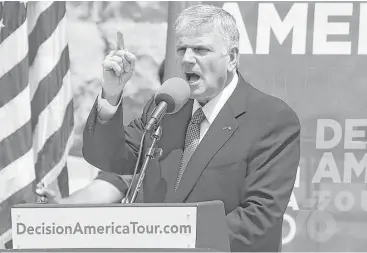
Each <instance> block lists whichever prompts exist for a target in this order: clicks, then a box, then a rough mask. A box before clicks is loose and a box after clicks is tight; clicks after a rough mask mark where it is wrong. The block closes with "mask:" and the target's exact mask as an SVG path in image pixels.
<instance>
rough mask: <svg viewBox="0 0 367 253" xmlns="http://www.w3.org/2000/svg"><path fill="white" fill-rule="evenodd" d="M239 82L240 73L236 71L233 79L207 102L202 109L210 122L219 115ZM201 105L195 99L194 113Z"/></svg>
mask: <svg viewBox="0 0 367 253" xmlns="http://www.w3.org/2000/svg"><path fill="white" fill-rule="evenodd" d="M237 83H238V75H237V72H234V75H233V78H232V81H231V82H230V83H229V84H228V85H227V86H226V87H225V88H224V89H223V90H222V91H221V92H220V93H219V94H218V95H217V96H215V97H214V98H212V99H211V100H210V101H209V102H208V103H206V104H205V105H204V106H203V107H202V109H203V112H204V114H205V117H206V120H208V122H209V123H210V124H212V123H213V121H214V119H215V118H216V117H217V115H218V113H219V112H220V110H221V109H222V107H223V105H224V104H225V103H226V102H227V100H228V99H229V97H230V96H231V95H232V93H233V91H234V90H235V88H236V86H237ZM200 107H201V105H200V104H199V102H198V101H197V100H196V99H195V100H194V104H193V107H192V114H194V113H195V112H196V110H197V109H199V108H200Z"/></svg>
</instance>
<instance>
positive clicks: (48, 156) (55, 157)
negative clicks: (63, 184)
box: [35, 100, 74, 179]
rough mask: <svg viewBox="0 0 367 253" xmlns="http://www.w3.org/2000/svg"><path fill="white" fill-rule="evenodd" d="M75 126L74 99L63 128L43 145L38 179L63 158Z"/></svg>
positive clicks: (67, 111) (39, 157)
mask: <svg viewBox="0 0 367 253" xmlns="http://www.w3.org/2000/svg"><path fill="white" fill-rule="evenodd" d="M73 127H74V111H73V101H72V100H71V101H70V102H69V104H68V106H67V109H66V112H65V117H64V120H63V124H62V126H61V128H60V129H59V130H58V131H57V132H55V133H54V134H53V135H52V136H51V137H50V138H49V139H48V140H47V141H46V143H45V145H43V148H42V150H41V151H40V152H39V153H38V159H37V162H36V166H35V167H36V170H37V179H42V178H43V177H44V176H45V175H47V173H48V172H50V171H51V170H52V168H53V167H54V166H55V165H56V164H57V163H58V162H60V160H61V159H62V157H63V155H64V153H65V148H66V147H67V142H68V140H69V136H70V135H71V133H72V131H73Z"/></svg>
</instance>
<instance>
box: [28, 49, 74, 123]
mask: <svg viewBox="0 0 367 253" xmlns="http://www.w3.org/2000/svg"><path fill="white" fill-rule="evenodd" d="M68 59H69V50H68V47H66V48H65V49H64V50H63V52H62V54H61V58H60V59H59V61H58V63H57V64H56V66H55V68H54V69H53V70H52V71H51V72H50V73H49V74H48V75H47V76H46V77H45V78H44V79H43V80H42V81H41V82H40V83H39V85H38V88H37V90H36V92H35V94H34V96H33V99H32V102H31V108H32V129H35V127H36V125H37V123H38V121H39V116H40V114H41V112H42V111H43V110H44V109H45V108H46V107H47V105H48V104H49V103H50V102H51V101H52V100H53V99H54V98H55V96H56V95H57V94H58V92H59V91H60V89H61V87H62V86H63V79H64V77H65V75H66V74H67V72H68V70H69V61H68ZM67 86H69V82H68V83H67Z"/></svg>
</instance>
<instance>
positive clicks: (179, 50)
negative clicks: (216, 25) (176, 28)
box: [177, 47, 210, 53]
mask: <svg viewBox="0 0 367 253" xmlns="http://www.w3.org/2000/svg"><path fill="white" fill-rule="evenodd" d="M192 50H193V51H194V52H198V53H206V52H209V51H210V50H209V49H207V48H204V47H196V48H192ZM185 51H186V48H178V49H177V52H178V53H184V52H185Z"/></svg>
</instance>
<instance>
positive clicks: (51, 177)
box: [40, 132, 74, 194]
mask: <svg viewBox="0 0 367 253" xmlns="http://www.w3.org/2000/svg"><path fill="white" fill-rule="evenodd" d="M73 139H74V137H73V134H72V132H71V133H70V135H69V138H68V140H67V141H66V145H65V150H64V151H60V152H59V153H58V154H60V156H61V159H60V160H59V162H58V163H57V164H56V165H55V166H54V167H53V168H52V169H51V170H50V171H48V172H47V171H46V173H45V174H46V175H44V176H43V178H42V182H44V183H45V185H46V186H47V185H50V184H52V183H53V182H55V181H56V180H59V182H60V183H61V182H62V179H60V173H61V172H62V170H63V169H64V168H65V166H66V164H67V158H68V151H69V150H70V148H71V146H72V145H73ZM58 154H56V155H58ZM57 157H58V156H57ZM56 161H57V160H56ZM65 173H67V171H66V172H65ZM40 177H42V175H40ZM66 186H67V185H64V186H63V187H64V190H65V191H64V194H69V193H68V192H66ZM59 191H62V190H61V189H59Z"/></svg>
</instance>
